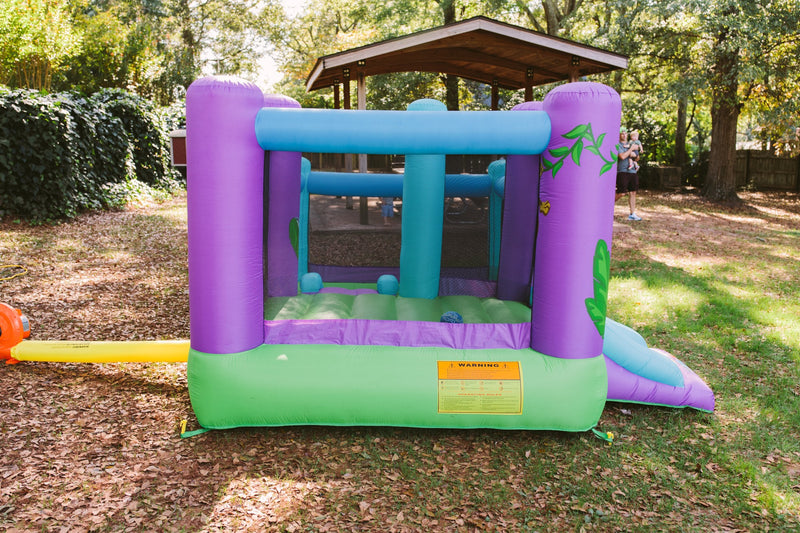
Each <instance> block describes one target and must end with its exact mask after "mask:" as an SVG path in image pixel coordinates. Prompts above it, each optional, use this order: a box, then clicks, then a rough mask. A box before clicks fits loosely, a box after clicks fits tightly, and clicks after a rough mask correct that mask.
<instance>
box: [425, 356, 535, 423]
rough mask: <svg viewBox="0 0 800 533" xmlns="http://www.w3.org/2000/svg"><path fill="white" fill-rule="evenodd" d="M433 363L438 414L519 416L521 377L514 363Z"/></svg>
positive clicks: (517, 366)
mask: <svg viewBox="0 0 800 533" xmlns="http://www.w3.org/2000/svg"><path fill="white" fill-rule="evenodd" d="M437 363H438V377H439V412H440V413H471V414H497V415H518V414H521V413H522V376H521V374H520V370H519V362H518V361H500V362H497V361H437Z"/></svg>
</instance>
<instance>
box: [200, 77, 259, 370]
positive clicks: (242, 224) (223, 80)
mask: <svg viewBox="0 0 800 533" xmlns="http://www.w3.org/2000/svg"><path fill="white" fill-rule="evenodd" d="M263 104H264V94H263V93H262V92H261V90H260V89H259V88H258V87H257V86H256V85H254V84H252V83H248V82H244V81H241V80H238V79H234V78H228V77H213V78H203V79H200V80H197V81H195V82H194V83H192V85H191V86H190V87H189V89H188V91H187V94H186V132H187V136H186V156H187V171H188V178H187V189H188V217H189V222H188V225H189V295H190V296H189V306H190V331H191V344H192V348H193V349H195V350H198V351H201V352H206V353H219V354H224V353H232V352H241V351H244V350H249V349H251V348H255V347H256V346H258V345H260V344H262V342H263V340H264V320H263V316H264V289H263V287H264V274H263V272H264V269H263V263H262V256H263V240H264V239H263V203H262V198H263V174H264V170H263V169H264V151H263V150H262V149H261V147H260V146H259V145H258V142H257V141H256V136H255V129H254V128H255V126H254V125H255V117H256V114H257V113H258V110H259V109H261V107H262V106H263ZM221 178H224V179H221Z"/></svg>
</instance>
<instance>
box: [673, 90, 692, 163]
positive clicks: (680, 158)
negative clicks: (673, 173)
mask: <svg viewBox="0 0 800 533" xmlns="http://www.w3.org/2000/svg"><path fill="white" fill-rule="evenodd" d="M688 100H689V99H688V97H687V96H686V95H682V96H681V97H680V98H679V99H678V121H677V125H676V126H675V157H674V158H673V160H672V164H673V165H675V166H676V167H683V166H684V165H686V107H687V106H688Z"/></svg>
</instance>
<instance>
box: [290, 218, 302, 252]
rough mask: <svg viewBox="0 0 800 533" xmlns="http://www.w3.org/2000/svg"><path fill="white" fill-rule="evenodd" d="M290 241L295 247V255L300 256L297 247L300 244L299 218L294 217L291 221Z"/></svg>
mask: <svg viewBox="0 0 800 533" xmlns="http://www.w3.org/2000/svg"><path fill="white" fill-rule="evenodd" d="M289 242H291V243H292V248H294V255H296V256H298V257H299V256H300V254H299V252H298V251H297V248H298V246H299V244H300V222H299V221H298V220H297V218H293V219H291V220H290V221H289Z"/></svg>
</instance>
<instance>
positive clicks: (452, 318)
mask: <svg viewBox="0 0 800 533" xmlns="http://www.w3.org/2000/svg"><path fill="white" fill-rule="evenodd" d="M439 322H447V323H449V324H463V323H464V317H462V316H461V315H459V314H458V313H456V312H455V311H447V312H446V313H444V314H443V315H442V318H440V319H439Z"/></svg>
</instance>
